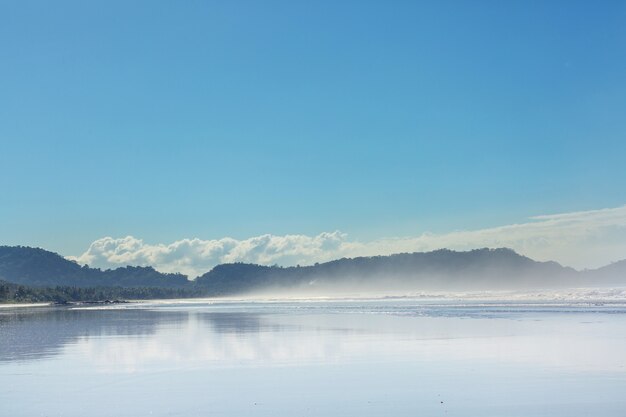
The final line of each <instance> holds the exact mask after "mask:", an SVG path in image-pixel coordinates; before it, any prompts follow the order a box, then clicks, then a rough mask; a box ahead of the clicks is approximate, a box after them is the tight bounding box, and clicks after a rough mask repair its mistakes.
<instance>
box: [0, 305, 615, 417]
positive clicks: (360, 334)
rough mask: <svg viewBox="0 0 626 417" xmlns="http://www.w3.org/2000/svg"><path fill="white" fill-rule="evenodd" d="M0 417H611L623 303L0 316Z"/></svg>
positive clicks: (139, 308) (181, 308) (66, 311)
mask: <svg viewBox="0 0 626 417" xmlns="http://www.w3.org/2000/svg"><path fill="white" fill-rule="evenodd" d="M0 333H1V334H2V338H1V339H0V415H2V416H5V415H6V416H16V417H19V416H39V415H42V416H85V415H89V416H110V415H115V416H143V415H145V416H206V415H219V416H242V415H259V416H276V415H301V416H302V415H311V416H381V415H394V416H419V415H428V416H437V415H442V416H443V415H446V416H479V415H480V416H520V417H521V416H588V415H597V416H623V413H624V410H625V409H626V399H625V398H624V396H623V393H624V392H626V356H625V355H624V352H626V304H624V303H621V302H618V301H608V302H598V303H595V302H583V301H577V302H564V301H558V302H557V301H547V302H537V301H535V302H529V301H511V300H508V301H498V300H493V299H491V300H487V301H484V300H473V301H467V300H466V301H460V300H458V299H382V300H381V299H378V300H317V301H310V300H309V301H293V300H292V301H221V302H215V301H193V302H190V301H185V302H183V301H173V302H161V303H137V304H123V305H115V306H110V307H86V308H76V307H70V308H65V307H55V308H15V309H14V308H6V309H1V310H0Z"/></svg>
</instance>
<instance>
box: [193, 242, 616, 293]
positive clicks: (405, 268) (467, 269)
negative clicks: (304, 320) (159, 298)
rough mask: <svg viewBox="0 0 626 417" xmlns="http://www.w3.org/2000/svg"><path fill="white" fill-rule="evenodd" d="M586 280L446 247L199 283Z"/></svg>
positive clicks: (322, 285) (518, 284) (556, 283)
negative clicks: (431, 250) (430, 250)
mask: <svg viewBox="0 0 626 417" xmlns="http://www.w3.org/2000/svg"><path fill="white" fill-rule="evenodd" d="M583 278H584V277H583V276H581V274H579V273H578V272H577V271H575V270H574V269H572V268H567V267H563V266H561V265H559V264H558V263H556V262H537V261H533V260H532V259H530V258H527V257H525V256H521V255H519V254H517V253H515V252H514V251H512V250H510V249H477V250H472V251H468V252H455V251H451V250H446V249H444V250H438V251H433V252H425V253H403V254H397V255H390V256H374V257H360V258H354V259H339V260H336V261H331V262H327V263H323V264H316V265H313V266H305V267H288V268H282V267H267V266H259V265H253V264H242V263H235V264H223V265H218V266H216V267H215V268H213V269H212V270H211V271H209V272H207V273H206V274H204V275H202V276H200V277H198V278H197V279H196V284H197V285H200V286H203V287H206V288H211V289H215V290H217V289H219V290H220V291H221V292H223V293H226V294H229V293H245V292H253V291H259V290H278V291H280V290H296V291H302V292H320V293H327V292H334V291H342V290H343V291H346V292H350V291H353V292H355V291H356V292H358V291H373V292H378V293H393V292H394V291H396V292H397V291H421V290H458V291H460V290H465V291H469V290H490V289H491V290H503V289H531V288H555V287H567V286H570V287H571V286H579V285H581V284H582V283H583V281H584V280H583ZM625 282H626V281H625Z"/></svg>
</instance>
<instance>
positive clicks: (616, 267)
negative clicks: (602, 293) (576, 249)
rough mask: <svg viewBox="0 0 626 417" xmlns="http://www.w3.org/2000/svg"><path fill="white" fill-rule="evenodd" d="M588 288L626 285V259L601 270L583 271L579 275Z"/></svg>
mask: <svg viewBox="0 0 626 417" xmlns="http://www.w3.org/2000/svg"><path fill="white" fill-rule="evenodd" d="M580 274H581V275H582V276H583V277H584V281H585V282H587V283H589V285H590V286H593V285H598V286H609V285H612V286H623V285H626V259H625V260H622V261H619V262H614V263H612V264H609V265H607V266H603V267H602V268H598V269H593V270H585V271H582V272H581V273H580Z"/></svg>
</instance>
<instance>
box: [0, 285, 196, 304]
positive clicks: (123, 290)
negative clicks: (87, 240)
mask: <svg viewBox="0 0 626 417" xmlns="http://www.w3.org/2000/svg"><path fill="white" fill-rule="evenodd" d="M206 294H207V291H206V289H204V288H200V287H196V286H188V287H185V288H163V287H161V288H159V287H69V286H55V287H31V286H27V285H20V284H13V283H10V282H6V281H0V303H9V302H10V303H37V302H54V303H60V304H64V303H68V302H79V301H93V302H101V301H115V300H154V299H165V298H193V297H196V298H197V297H203V296H206Z"/></svg>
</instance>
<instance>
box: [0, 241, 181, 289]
mask: <svg viewBox="0 0 626 417" xmlns="http://www.w3.org/2000/svg"><path fill="white" fill-rule="evenodd" d="M0 279H3V280H5V281H8V282H12V283H16V284H23V285H31V286H39V287H49V286H57V285H61V286H75V287H98V286H103V287H109V286H110V287H113V286H118V287H164V288H173V287H180V286H186V285H189V281H188V280H187V277H186V276H185V275H181V274H164V273H161V272H158V271H156V270H154V268H152V267H137V266H127V267H124V268H117V269H109V270H106V271H102V270H100V269H96V268H89V267H87V266H80V265H78V264H77V263H75V262H72V261H68V260H67V259H65V258H63V257H62V256H60V255H58V254H56V253H54V252H49V251H46V250H43V249H39V248H29V247H24V246H0Z"/></svg>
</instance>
